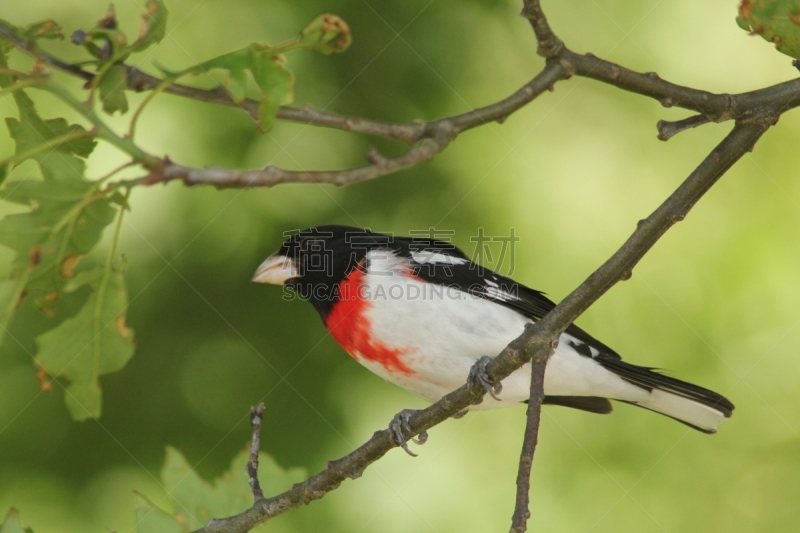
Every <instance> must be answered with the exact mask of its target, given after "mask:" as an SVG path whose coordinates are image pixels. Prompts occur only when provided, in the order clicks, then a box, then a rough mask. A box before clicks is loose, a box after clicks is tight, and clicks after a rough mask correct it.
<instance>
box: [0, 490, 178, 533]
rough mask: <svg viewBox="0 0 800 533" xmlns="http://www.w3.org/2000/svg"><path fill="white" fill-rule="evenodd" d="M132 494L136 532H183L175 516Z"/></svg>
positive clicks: (141, 496)
mask: <svg viewBox="0 0 800 533" xmlns="http://www.w3.org/2000/svg"><path fill="white" fill-rule="evenodd" d="M133 495H134V498H135V509H136V511H135V512H136V533H185V531H186V530H185V529H184V528H183V526H182V525H181V523H180V522H178V521H177V520H176V519H175V517H173V516H171V515H170V514H168V513H166V512H164V511H162V510H161V509H159V508H158V507H156V506H155V505H153V504H152V503H151V502H150V500H148V499H147V498H146V497H145V496H143V495H142V494H139V493H138V492H134V493H133ZM0 533H4V532H0Z"/></svg>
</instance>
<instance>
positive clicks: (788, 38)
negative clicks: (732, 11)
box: [736, 0, 800, 59]
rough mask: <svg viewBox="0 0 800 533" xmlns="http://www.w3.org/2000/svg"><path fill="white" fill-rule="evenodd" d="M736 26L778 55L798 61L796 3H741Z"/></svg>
mask: <svg viewBox="0 0 800 533" xmlns="http://www.w3.org/2000/svg"><path fill="white" fill-rule="evenodd" d="M736 23H737V24H738V25H739V27H740V28H742V29H743V30H747V31H749V32H750V33H752V34H755V35H760V36H761V37H763V38H764V39H765V40H767V41H769V42H771V43H774V44H775V48H777V49H778V51H779V52H782V53H784V54H786V55H788V56H791V57H794V58H795V59H798V58H800V0H742V3H741V4H740V5H739V16H738V17H736Z"/></svg>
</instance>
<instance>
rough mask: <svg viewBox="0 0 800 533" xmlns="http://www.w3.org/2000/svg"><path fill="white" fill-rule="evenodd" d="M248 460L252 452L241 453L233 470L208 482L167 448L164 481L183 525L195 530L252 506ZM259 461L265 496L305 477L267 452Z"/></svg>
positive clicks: (178, 453) (232, 466) (172, 450)
mask: <svg viewBox="0 0 800 533" xmlns="http://www.w3.org/2000/svg"><path fill="white" fill-rule="evenodd" d="M249 459H250V454H249V452H248V451H247V450H244V451H242V452H241V453H240V454H239V455H237V456H236V457H235V458H234V459H233V461H232V463H231V468H230V470H228V471H227V472H225V473H224V474H223V475H222V476H220V477H219V478H217V479H215V480H214V482H213V483H208V482H207V481H204V480H203V479H202V478H201V477H200V476H198V475H197V473H196V472H195V471H194V470H192V467H191V466H189V464H188V463H187V462H186V459H184V457H183V456H182V455H181V454H180V452H178V451H177V450H175V449H173V448H167V459H166V462H165V464H164V468H163V469H162V470H161V478H162V480H163V481H164V485H165V487H166V489H167V492H168V493H169V494H170V496H171V497H172V499H173V503H174V508H175V511H176V514H177V515H178V517H179V518H180V520H181V522H183V523H186V524H188V526H189V528H190V529H191V530H194V529H197V528H200V527H203V526H205V525H206V524H207V523H208V521H209V520H210V519H212V518H223V517H226V516H231V515H234V514H238V513H241V512H242V511H244V510H245V509H248V508H249V507H250V506H251V505H253V494H252V492H251V491H250V484H249V477H248V475H247V472H246V471H245V465H246V464H247V461H248V460H249ZM258 462H259V468H258V472H259V479H260V480H261V488H262V489H263V491H264V494H267V495H269V494H279V493H280V492H282V491H284V490H287V489H288V488H289V487H291V486H292V484H294V483H298V482H300V481H302V480H303V479H305V478H306V472H305V470H304V469H301V468H290V469H288V470H284V469H283V468H281V467H280V466H279V465H278V464H277V463H276V462H275V460H274V459H273V458H272V457H270V456H269V455H267V454H265V453H261V454H259V456H258Z"/></svg>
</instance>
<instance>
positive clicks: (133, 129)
mask: <svg viewBox="0 0 800 533" xmlns="http://www.w3.org/2000/svg"><path fill="white" fill-rule="evenodd" d="M176 81H178V79H177V78H172V77H170V78H166V79H164V81H162V82H161V83H160V84H159V85H158V87H156V88H155V89H153V90H152V91H150V93H148V95H147V96H146V97H145V99H144V100H142V103H141V104H139V107H137V108H136V111H135V112H134V113H133V117H132V118H131V126H130V129H129V130H128V135H127V138H128V139H130V140H131V142H133V136H134V135H135V133H136V124H137V123H138V122H139V116H140V115H141V114H142V111H144V108H145V107H146V106H147V104H149V103H150V102H151V101H152V100H153V98H155V97H156V96H157V95H158V94H160V93H161V92H163V91H164V90H166V89H167V88H168V87H169V86H170V85H172V84H173V83H175V82H176Z"/></svg>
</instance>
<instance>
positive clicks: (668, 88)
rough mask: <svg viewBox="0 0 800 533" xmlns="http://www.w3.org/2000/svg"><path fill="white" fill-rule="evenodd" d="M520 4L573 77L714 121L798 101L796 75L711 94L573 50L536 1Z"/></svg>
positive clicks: (542, 48)
mask: <svg viewBox="0 0 800 533" xmlns="http://www.w3.org/2000/svg"><path fill="white" fill-rule="evenodd" d="M523 5H524V7H523V10H522V15H523V16H524V17H526V18H527V19H528V20H529V21H530V23H531V26H532V27H533V30H534V32H535V33H536V39H537V41H538V42H539V50H538V52H539V54H540V55H541V56H543V57H545V58H547V60H548V61H549V62H557V63H559V64H560V65H561V66H562V67H563V68H564V69H565V70H566V71H567V72H570V73H572V74H575V75H577V76H583V77H586V78H592V79H595V80H598V81H601V82H603V83H607V84H609V85H613V86H615V87H618V88H620V89H623V90H626V91H630V92H633V93H637V94H641V95H643V96H647V97H650V98H653V99H655V100H658V101H659V102H660V103H661V105H663V106H664V107H673V106H676V107H682V108H684V109H689V110H692V111H695V112H697V113H702V114H703V115H705V116H706V117H707V118H708V120H709V121H713V122H723V121H726V120H731V119H733V120H747V119H751V118H753V117H759V116H763V115H765V114H772V115H780V114H781V113H782V112H783V111H785V110H787V109H790V108H794V107H797V106H798V105H800V78H797V79H794V80H790V81H786V82H783V83H779V84H777V85H773V86H772V87H766V88H764V89H759V90H757V91H750V92H746V93H740V94H735V95H732V94H727V93H723V94H715V93H711V92H708V91H703V90H700V89H693V88H691V87H685V86H682V85H678V84H675V83H672V82H669V81H666V80H663V79H661V78H660V77H659V76H658V74H656V73H655V72H646V73H641V72H636V71H633V70H630V69H627V68H625V67H622V66H620V65H617V64H616V63H612V62H610V61H606V60H604V59H600V58H599V57H597V56H595V55H593V54H578V53H575V52H573V51H572V50H570V49H568V48H567V47H566V46H564V43H562V42H561V40H560V39H558V37H556V36H555V34H554V33H553V31H552V30H551V29H550V26H549V24H548V23H547V18H546V17H545V15H544V13H543V12H542V9H541V6H540V3H539V0H524V1H523ZM770 112H771V113H770Z"/></svg>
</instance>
